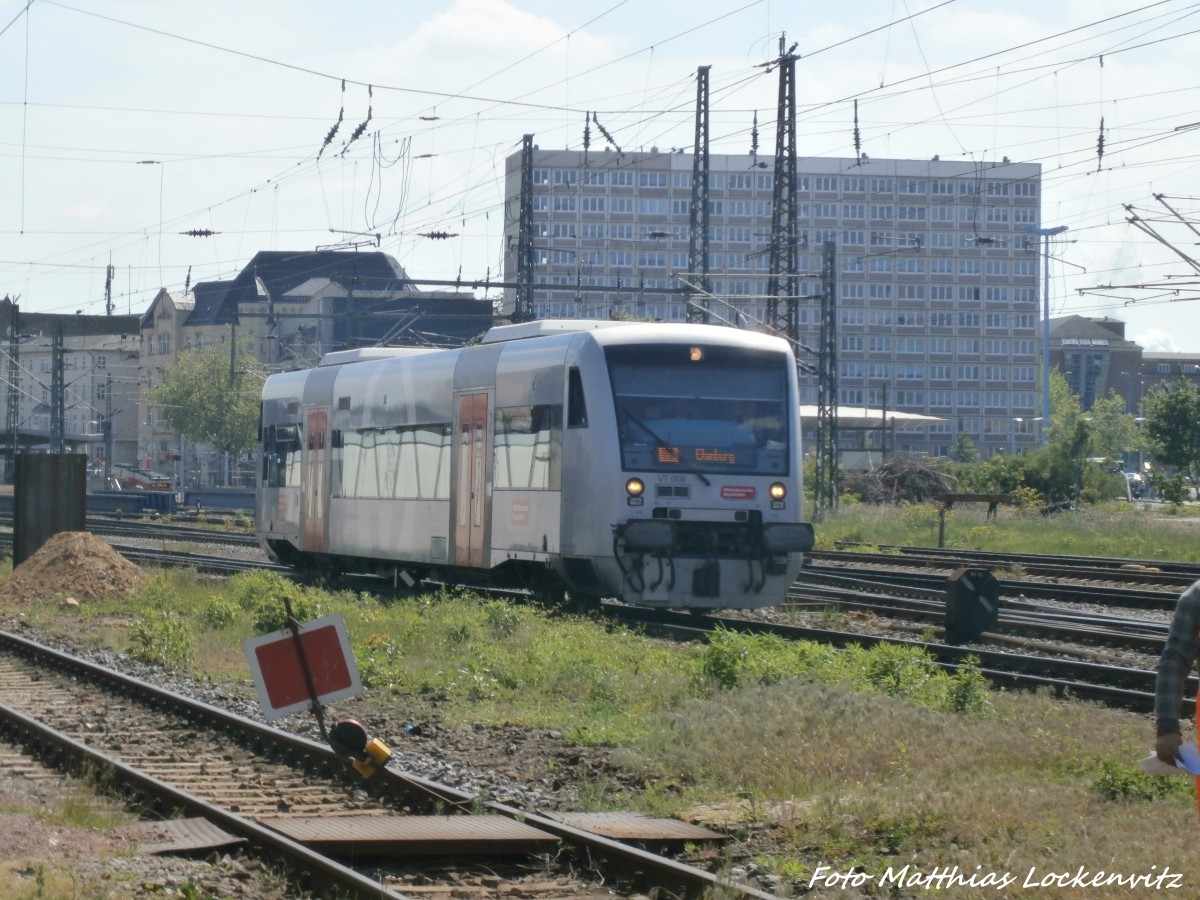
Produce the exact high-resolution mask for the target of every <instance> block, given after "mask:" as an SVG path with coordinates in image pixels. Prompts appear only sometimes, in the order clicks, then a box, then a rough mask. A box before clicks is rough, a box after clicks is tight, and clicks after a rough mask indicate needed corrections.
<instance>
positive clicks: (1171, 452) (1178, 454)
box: [1143, 378, 1200, 481]
mask: <svg viewBox="0 0 1200 900" xmlns="http://www.w3.org/2000/svg"><path fill="white" fill-rule="evenodd" d="M1143 409H1144V411H1145V414H1146V439H1147V440H1148V441H1149V443H1150V451H1151V456H1152V458H1153V459H1154V460H1155V462H1160V463H1163V464H1164V465H1167V466H1173V467H1174V468H1176V469H1178V470H1179V472H1180V473H1182V474H1183V475H1186V476H1187V477H1188V478H1190V479H1192V480H1193V481H1195V479H1196V474H1197V469H1198V468H1200V388H1197V387H1196V385H1194V384H1192V383H1191V382H1189V381H1185V380H1183V379H1182V378H1181V379H1180V380H1179V381H1177V382H1175V383H1173V384H1172V383H1166V382H1163V383H1161V384H1158V385H1156V386H1155V387H1154V388H1153V389H1152V390H1151V391H1150V392H1149V393H1147V394H1146V398H1145V401H1144V405H1143Z"/></svg>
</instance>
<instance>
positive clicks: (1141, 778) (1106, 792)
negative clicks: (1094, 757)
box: [1092, 759, 1192, 803]
mask: <svg viewBox="0 0 1200 900" xmlns="http://www.w3.org/2000/svg"><path fill="white" fill-rule="evenodd" d="M1098 768H1099V773H1098V774H1097V775H1096V779H1095V781H1094V782H1093V785H1092V786H1093V788H1094V789H1095V791H1096V793H1098V794H1099V795H1100V796H1101V797H1103V798H1104V799H1105V800H1112V801H1116V802H1124V803H1128V802H1132V801H1136V800H1157V799H1159V798H1160V797H1167V796H1170V795H1171V794H1177V793H1187V792H1189V791H1190V790H1191V785H1192V779H1190V778H1183V777H1181V776H1178V775H1148V774H1147V773H1145V772H1143V771H1142V770H1141V769H1139V768H1138V767H1137V766H1134V765H1130V764H1129V763H1124V762H1117V761H1116V760H1113V759H1101V760H1100V762H1099V764H1098Z"/></svg>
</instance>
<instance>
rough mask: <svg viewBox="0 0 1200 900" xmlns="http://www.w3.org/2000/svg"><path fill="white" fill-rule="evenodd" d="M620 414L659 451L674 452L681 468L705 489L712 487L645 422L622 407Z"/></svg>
mask: <svg viewBox="0 0 1200 900" xmlns="http://www.w3.org/2000/svg"><path fill="white" fill-rule="evenodd" d="M621 412H622V413H623V414H624V415H625V418H627V419H628V420H629V421H630V422H632V423H633V424H634V425H636V426H637V427H638V428H640V429H642V431H644V432H646V434H648V435H650V437H651V438H652V439H653V440H654V443H655V444H657V445H658V448H659V449H660V450H671V451H674V453H675V456H676V457H677V458H678V459H679V464H680V465H681V466H683V468H685V469H687V470H688V471H689V472H691V473H692V474H693V475H695V476H696V477H697V478H699V479H700V480H701V481H702V482H704V486H705V487H711V486H712V482H711V481H709V480H708V479H707V478H705V477H704V473H703V472H701V471H700V470H699V469H697V468H696V467H695V466H693V465H692V464H691V463H690V462H688V461H687V460H686V459H684V458H683V454H682V453H680V452H679V450H678V449H677V448H675V447H672V446H671V445H670V444H668V443H667V442H666V441H665V440H663V439H662V437H661V436H659V434H658V433H657V432H656V431H655V430H654V429H653V428H651V427H650V426H649V425H647V424H646V423H645V422H643V421H642V420H641V419H639V418H638V417H637V416H635V415H634V414H633V413H631V412H630V411H629V410H627V409H626V408H625V407H623V406H622V407H621Z"/></svg>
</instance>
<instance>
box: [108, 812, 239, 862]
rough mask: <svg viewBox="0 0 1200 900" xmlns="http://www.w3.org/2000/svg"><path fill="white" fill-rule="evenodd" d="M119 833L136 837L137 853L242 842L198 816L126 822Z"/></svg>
mask: <svg viewBox="0 0 1200 900" xmlns="http://www.w3.org/2000/svg"><path fill="white" fill-rule="evenodd" d="M123 833H125V834H127V835H129V837H130V838H131V839H133V840H135V841H137V845H138V852H139V853H144V854H148V855H152V854H153V855H163V854H168V853H196V852H198V851H201V850H219V849H221V848H222V847H234V846H236V845H238V844H244V843H246V841H245V840H244V839H243V838H240V837H236V836H234V835H232V834H227V833H226V832H224V831H222V830H221V829H220V828H218V827H217V826H216V825H214V824H213V823H212V822H210V821H208V819H201V818H194V819H167V820H165V821H162V822H138V823H136V824H134V825H129V826H126V828H124V829H123Z"/></svg>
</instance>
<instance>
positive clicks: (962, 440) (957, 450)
mask: <svg viewBox="0 0 1200 900" xmlns="http://www.w3.org/2000/svg"><path fill="white" fill-rule="evenodd" d="M950 458H951V459H952V460H954V461H955V462H960V463H969V462H975V460H977V459H979V451H978V450H976V449H975V442H974V441H973V440H971V436H970V435H969V434H967V433H966V432H965V431H960V432H959V433H958V437H957V438H955V441H954V446H953V447H952V448H951V450H950Z"/></svg>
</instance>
